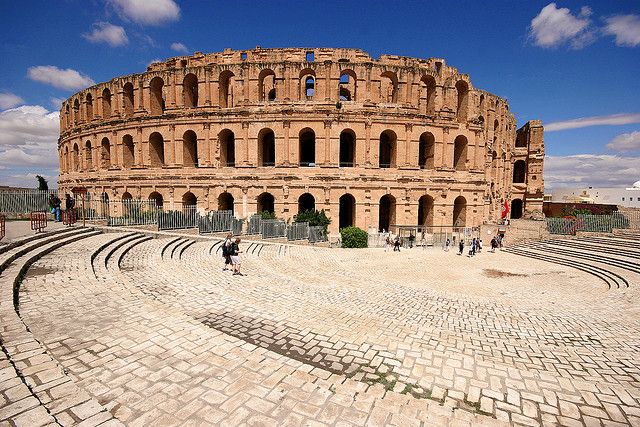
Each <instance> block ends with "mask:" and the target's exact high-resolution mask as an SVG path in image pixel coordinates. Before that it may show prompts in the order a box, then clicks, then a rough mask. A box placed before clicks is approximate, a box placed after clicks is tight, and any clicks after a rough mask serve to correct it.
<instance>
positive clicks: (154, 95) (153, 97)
mask: <svg viewBox="0 0 640 427" xmlns="http://www.w3.org/2000/svg"><path fill="white" fill-rule="evenodd" d="M163 88H164V80H162V79H161V78H160V77H154V78H152V79H151V81H150V82H149V92H150V94H149V95H150V97H149V102H150V109H151V111H150V113H151V115H152V116H158V115H160V114H162V113H163V112H164V107H165V106H164V94H163Z"/></svg>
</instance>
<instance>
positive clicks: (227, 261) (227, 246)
mask: <svg viewBox="0 0 640 427" xmlns="http://www.w3.org/2000/svg"><path fill="white" fill-rule="evenodd" d="M232 237H233V234H231V233H229V234H227V237H226V238H225V239H224V242H222V257H223V258H224V268H223V269H222V271H227V270H229V266H230V265H231V245H232V243H233V240H232Z"/></svg>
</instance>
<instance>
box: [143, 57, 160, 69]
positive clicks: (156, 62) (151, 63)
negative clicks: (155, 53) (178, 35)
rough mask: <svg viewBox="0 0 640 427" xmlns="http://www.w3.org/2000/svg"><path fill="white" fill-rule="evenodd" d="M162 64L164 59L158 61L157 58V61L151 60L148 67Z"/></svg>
mask: <svg viewBox="0 0 640 427" xmlns="http://www.w3.org/2000/svg"><path fill="white" fill-rule="evenodd" d="M160 62H162V59H158V58H156V59H152V60H151V61H149V63H148V64H147V67H150V66H151V65H153V64H158V63H160Z"/></svg>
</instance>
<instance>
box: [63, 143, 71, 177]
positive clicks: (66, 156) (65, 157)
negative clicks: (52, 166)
mask: <svg viewBox="0 0 640 427" xmlns="http://www.w3.org/2000/svg"><path fill="white" fill-rule="evenodd" d="M62 159H63V161H62V170H63V171H64V172H66V173H69V169H70V168H69V147H64V154H63V157H62Z"/></svg>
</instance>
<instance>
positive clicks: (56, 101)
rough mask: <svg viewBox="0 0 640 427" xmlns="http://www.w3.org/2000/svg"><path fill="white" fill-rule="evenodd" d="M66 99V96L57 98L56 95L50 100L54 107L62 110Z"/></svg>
mask: <svg viewBox="0 0 640 427" xmlns="http://www.w3.org/2000/svg"><path fill="white" fill-rule="evenodd" d="M64 101H65V99H64V98H56V97H55V96H52V97H51V98H49V102H50V103H51V106H52V107H53V109H54V110H60V109H61V108H62V103H63V102H64Z"/></svg>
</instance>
